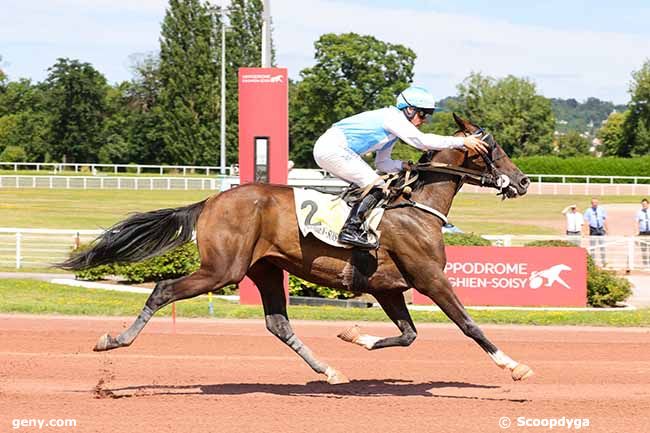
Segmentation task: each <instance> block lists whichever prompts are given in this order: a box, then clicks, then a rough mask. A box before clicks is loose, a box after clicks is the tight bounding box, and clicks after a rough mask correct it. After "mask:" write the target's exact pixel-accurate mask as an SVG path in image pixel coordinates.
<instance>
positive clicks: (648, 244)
mask: <svg viewBox="0 0 650 433" xmlns="http://www.w3.org/2000/svg"><path fill="white" fill-rule="evenodd" d="M636 221H637V223H638V227H639V236H650V211H649V210H648V199H647V198H644V199H643V200H641V209H639V211H638V212H637V213H636ZM639 246H640V247H641V257H642V258H643V266H645V267H646V268H648V267H650V238H649V239H647V240H646V239H639Z"/></svg>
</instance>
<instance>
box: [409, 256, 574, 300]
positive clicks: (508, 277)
mask: <svg viewBox="0 0 650 433" xmlns="http://www.w3.org/2000/svg"><path fill="white" fill-rule="evenodd" d="M445 250H446V253H447V265H446V266H445V270H444V271H445V275H446V276H447V279H448V280H449V283H450V284H451V286H452V287H453V289H454V291H455V292H456V294H457V295H458V297H459V298H460V300H461V301H462V302H463V304H465V305H502V306H526V307H533V306H534V307H545V306H549V307H551V306H552V307H584V306H586V305H587V254H586V252H585V250H584V249H582V248H571V247H454V246H450V247H446V249H445ZM413 303H414V304H430V303H431V301H430V299H429V298H428V297H425V296H423V295H421V294H420V293H418V292H416V291H414V293H413Z"/></svg>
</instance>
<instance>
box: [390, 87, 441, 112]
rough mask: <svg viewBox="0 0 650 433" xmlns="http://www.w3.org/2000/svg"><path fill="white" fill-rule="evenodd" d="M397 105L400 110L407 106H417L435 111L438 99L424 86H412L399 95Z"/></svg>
mask: <svg viewBox="0 0 650 433" xmlns="http://www.w3.org/2000/svg"><path fill="white" fill-rule="evenodd" d="M395 105H396V107H397V108H398V109H400V110H403V109H405V108H406V107H415V108H421V109H424V110H431V111H432V112H433V110H434V109H435V108H436V101H435V99H434V98H433V95H432V94H431V92H429V91H428V90H427V89H425V88H424V87H419V86H411V87H409V88H408V89H406V90H404V91H403V92H402V93H400V94H399V95H397V103H396V104H395Z"/></svg>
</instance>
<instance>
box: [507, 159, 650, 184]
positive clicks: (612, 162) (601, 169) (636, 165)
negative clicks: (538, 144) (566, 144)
mask: <svg viewBox="0 0 650 433" xmlns="http://www.w3.org/2000/svg"><path fill="white" fill-rule="evenodd" d="M513 162H514V163H515V164H517V167H519V168H520V169H521V171H523V172H524V173H527V174H561V175H564V174H566V175H570V174H574V175H584V176H650V156H644V157H642V158H614V157H608V158H594V157H576V158H560V157H557V156H531V157H522V158H514V159H513ZM533 180H535V179H533ZM551 181H553V180H551Z"/></svg>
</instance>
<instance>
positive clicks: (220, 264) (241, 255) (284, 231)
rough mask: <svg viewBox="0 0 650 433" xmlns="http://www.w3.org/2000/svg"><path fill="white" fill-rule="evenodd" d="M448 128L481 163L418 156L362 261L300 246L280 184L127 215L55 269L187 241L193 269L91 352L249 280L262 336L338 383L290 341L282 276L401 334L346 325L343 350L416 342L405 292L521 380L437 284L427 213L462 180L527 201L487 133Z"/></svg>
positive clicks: (463, 125)
mask: <svg viewBox="0 0 650 433" xmlns="http://www.w3.org/2000/svg"><path fill="white" fill-rule="evenodd" d="M454 118H455V120H456V123H457V124H458V126H459V127H460V130H459V131H458V132H457V133H456V135H459V136H461V135H468V134H477V135H480V137H481V138H482V139H483V140H484V141H485V142H486V143H487V144H489V151H488V154H487V155H479V154H470V153H469V152H468V151H466V150H459V149H447V150H442V151H438V152H428V153H426V154H424V155H423V157H422V158H421V159H420V162H419V163H418V164H417V168H418V172H419V176H420V177H419V180H418V184H417V185H416V186H415V187H414V188H413V190H412V193H411V196H410V199H408V200H407V199H405V198H400V199H398V202H397V203H396V204H395V205H393V206H392V208H391V209H390V210H386V211H385V213H384V217H383V219H382V221H381V223H380V225H379V229H380V230H381V233H382V236H381V245H380V247H379V249H377V250H375V251H371V252H362V253H361V252H360V251H359V250H355V249H352V250H350V249H344V248H336V247H333V246H330V245H327V244H325V243H322V242H321V241H319V240H317V239H316V238H313V237H312V236H307V237H303V236H302V235H301V233H300V230H299V228H298V224H297V219H296V215H295V212H294V194H293V189H292V188H291V187H288V186H284V185H270V184H246V185H241V186H239V187H236V188H233V189H231V190H228V191H225V192H222V193H220V194H217V195H213V196H211V197H209V198H207V199H205V200H203V201H201V202H199V203H195V204H191V205H189V206H185V207H179V208H175V209H159V210H154V211H150V212H145V213H137V214H134V215H132V216H130V217H128V218H127V219H125V220H123V221H121V222H119V223H117V224H115V225H114V226H113V227H111V228H109V229H108V230H107V231H106V232H104V233H103V234H102V235H100V236H99V237H98V238H97V239H96V240H95V241H94V243H93V244H92V246H91V248H89V249H87V250H85V251H82V252H80V253H78V254H76V255H73V256H71V257H70V258H69V259H67V260H66V261H64V262H63V263H60V264H58V266H59V267H61V268H63V269H67V270H80V269H86V268H90V267H94V266H97V265H101V264H107V263H114V262H119V263H127V262H135V261H140V260H144V259H147V258H149V257H153V256H156V255H160V254H162V253H164V252H166V251H168V250H170V249H172V248H175V247H177V246H180V245H182V244H185V243H187V242H189V241H191V240H192V238H193V232H194V231H196V242H197V245H198V249H199V254H200V258H201V265H200V268H199V269H198V270H197V271H196V272H194V273H192V274H191V275H188V276H184V277H182V278H178V279H175V280H165V281H160V282H158V283H157V284H156V286H155V288H154V289H153V291H152V293H151V295H150V296H149V298H148V299H147V301H146V303H145V306H144V307H143V309H142V311H141V313H140V314H139V316H138V317H137V319H136V320H135V321H134V322H133V324H132V325H131V326H130V327H129V328H128V329H127V330H125V331H124V332H122V333H121V334H119V335H118V336H117V337H112V336H111V335H109V334H104V335H102V336H101V337H100V338H99V340H98V342H97V344H96V346H95V348H94V350H95V351H105V350H112V349H116V348H119V347H124V346H129V345H131V344H132V343H133V341H134V340H135V339H136V337H137V336H138V334H139V333H140V331H142V329H143V328H144V326H145V325H146V324H147V322H148V321H149V320H150V319H151V317H152V316H153V315H154V313H155V312H156V311H158V310H159V309H160V308H162V307H164V306H166V305H168V304H170V303H172V302H174V301H179V300H181V299H188V298H192V297H195V296H198V295H201V294H204V293H207V292H210V291H215V290H217V289H219V288H221V287H224V286H226V285H229V284H236V283H239V282H240V281H241V280H242V279H243V278H244V277H245V276H248V277H249V278H250V279H251V280H252V281H253V282H254V283H255V284H256V286H257V288H258V289H259V292H260V295H261V298H262V303H263V307H264V315H265V321H266V327H267V329H268V330H269V331H270V332H271V333H272V334H273V335H275V336H276V337H278V338H279V339H280V340H282V342H284V343H285V344H286V345H288V346H289V347H291V349H293V350H294V351H295V352H296V353H297V354H298V355H299V356H300V357H301V358H302V359H303V360H304V361H305V362H307V364H309V366H310V367H311V368H312V369H313V370H314V371H315V372H316V373H320V374H323V375H325V376H326V377H327V381H328V382H329V383H331V384H337V383H346V382H348V379H347V377H345V375H343V373H341V372H339V371H338V370H337V369H335V368H334V367H332V366H330V365H328V364H327V363H325V362H324V361H322V360H320V359H318V358H317V357H316V356H315V355H314V354H313V353H312V352H311V350H310V349H309V348H308V347H307V346H306V345H305V344H304V343H303V342H302V341H301V340H300V339H299V338H298V337H297V336H296V335H295V334H294V332H293V330H292V328H291V324H290V323H289V318H288V316H287V307H286V306H287V299H286V296H285V291H284V287H283V281H284V277H283V270H286V271H288V272H290V273H291V274H293V275H296V276H298V277H300V278H303V279H305V280H307V281H311V282H314V283H317V284H321V285H324V286H328V287H332V288H337V289H348V290H351V291H353V292H357V293H360V292H364V293H369V294H371V295H373V296H374V297H375V298H376V300H377V302H378V303H379V305H380V306H381V307H382V308H383V310H384V311H385V312H386V314H387V315H388V317H389V318H390V319H391V320H392V321H393V322H394V323H395V325H396V326H397V328H398V329H399V330H400V335H397V336H392V337H387V338H381V337H376V336H372V335H367V334H362V333H361V331H360V328H359V327H357V326H353V327H351V328H349V329H348V330H346V331H345V332H343V333H341V334H340V335H339V337H340V338H342V339H343V340H345V341H348V342H351V343H354V344H358V345H360V346H362V347H365V348H366V349H369V350H376V349H381V348H385V347H391V346H409V345H410V344H411V343H413V341H414V340H415V338H416V335H417V333H416V329H415V325H414V324H413V321H412V319H411V316H410V314H409V311H408V309H407V307H406V303H405V300H404V295H403V292H404V291H406V290H407V289H409V288H411V287H413V288H415V290H417V291H419V292H420V293H422V294H424V295H426V296H428V297H429V298H431V299H432V300H433V301H434V302H435V303H436V304H437V305H438V306H439V307H440V309H441V310H442V311H443V312H444V313H445V314H446V315H447V317H449V319H451V321H453V322H454V323H455V324H456V325H457V326H458V327H459V328H460V329H461V331H462V332H463V333H464V334H465V335H466V336H468V337H470V338H472V339H473V340H474V341H476V343H478V345H479V346H480V347H481V348H482V349H483V350H485V351H486V352H487V354H488V355H489V356H490V357H491V358H492V360H493V361H494V362H495V363H496V365H498V366H499V367H501V368H507V369H508V370H510V372H511V377H512V378H513V380H521V379H525V378H527V377H529V376H530V375H532V370H531V369H530V368H529V367H528V366H526V365H525V364H522V363H519V362H517V361H515V360H513V359H512V358H510V357H508V356H507V355H506V354H505V353H503V352H502V351H501V350H499V349H498V348H497V347H496V346H495V345H494V344H493V343H492V342H490V341H489V340H488V339H487V338H486V336H485V335H484V334H483V332H482V331H481V329H480V328H479V327H478V326H477V325H476V323H474V321H473V320H472V318H471V317H470V316H469V314H468V313H467V311H466V310H465V308H464V306H463V305H462V303H461V302H460V300H459V299H458V297H457V296H456V294H455V293H454V291H453V289H452V287H451V285H450V283H449V281H448V280H447V278H446V277H445V274H444V268H445V264H446V257H445V249H444V241H443V236H442V232H441V226H442V225H443V218H444V217H443V218H441V217H440V216H439V215H435V213H436V212H435V211H438V212H439V213H442V214H444V215H447V214H448V212H449V210H450V208H451V205H452V201H453V198H454V196H455V195H456V193H457V192H458V190H459V189H460V187H461V186H462V185H463V183H465V182H467V183H471V184H479V185H482V186H486V187H492V188H495V189H497V190H499V193H500V194H502V195H503V198H514V197H517V196H521V195H524V194H525V193H526V191H527V188H528V186H529V184H530V181H529V179H528V178H527V177H526V176H525V175H524V174H523V173H522V172H521V171H520V170H519V169H518V168H517V167H516V166H515V164H514V163H513V162H512V161H511V160H510V158H509V157H508V156H507V155H506V154H505V152H504V151H503V149H502V148H501V147H500V146H499V145H498V144H497V143H496V141H495V140H494V138H493V137H492V135H490V134H487V133H485V132H484V131H483V130H482V129H481V128H479V127H478V126H476V125H474V124H472V123H470V122H469V121H467V120H465V119H462V118H460V117H458V116H456V115H455V114H454ZM414 203H417V204H419V205H420V206H419V207H415V206H413V205H412V204H414ZM427 209H428V210H431V209H435V211H433V212H429V211H427ZM357 253H361V254H366V255H367V256H368V257H369V258H370V260H369V261H368V262H369V263H370V265H369V266H368V269H369V270H368V269H366V273H365V275H366V278H365V279H363V278H361V279H359V278H356V276H357V274H358V273H359V271H358V269H356V268H355V266H358V264H355V263H354V261H355V254H357ZM351 271H352V272H351ZM362 271H363V270H362ZM350 275H352V276H353V277H350ZM359 281H361V283H359Z"/></svg>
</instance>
